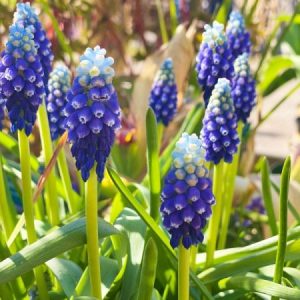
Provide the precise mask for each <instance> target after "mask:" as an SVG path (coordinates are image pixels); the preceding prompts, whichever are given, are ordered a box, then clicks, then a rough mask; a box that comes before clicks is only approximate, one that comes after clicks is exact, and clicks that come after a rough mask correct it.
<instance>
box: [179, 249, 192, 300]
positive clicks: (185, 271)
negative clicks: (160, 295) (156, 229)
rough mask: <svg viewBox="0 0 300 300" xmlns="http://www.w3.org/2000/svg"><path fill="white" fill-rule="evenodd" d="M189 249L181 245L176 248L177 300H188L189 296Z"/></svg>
mask: <svg viewBox="0 0 300 300" xmlns="http://www.w3.org/2000/svg"><path fill="white" fill-rule="evenodd" d="M189 276H190V249H185V248H184V246H183V245H182V243H180V244H179V247H178V299H180V300H189V294H190V281H189V278H190V277H189Z"/></svg>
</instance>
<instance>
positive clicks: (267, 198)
mask: <svg viewBox="0 0 300 300" xmlns="http://www.w3.org/2000/svg"><path fill="white" fill-rule="evenodd" d="M261 185H262V192H263V200H264V204H265V208H266V211H267V215H268V222H269V226H270V228H271V232H272V235H276V234H277V233H278V230H277V224H276V218H275V213H274V207H273V200H272V193H271V182H270V171H269V165H268V161H267V159H266V158H265V157H264V159H263V161H262V166H261Z"/></svg>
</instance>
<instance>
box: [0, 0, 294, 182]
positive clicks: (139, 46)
mask: <svg viewBox="0 0 300 300" xmlns="http://www.w3.org/2000/svg"><path fill="white" fill-rule="evenodd" d="M30 2H31V3H33V2H34V6H35V7H36V9H37V10H38V12H39V15H40V18H41V20H42V23H43V24H44V27H45V29H46V31H47V34H48V36H49V38H50V40H51V42H52V45H53V52H54V54H55V57H56V60H63V61H64V62H65V63H66V64H67V65H68V66H69V67H70V69H71V71H72V72H73V74H74V66H75V65H76V64H77V62H78V59H79V56H80V55H81V54H82V53H83V51H84V49H85V48H86V47H94V46H95V45H97V44H99V45H101V47H104V48H106V49H107V51H108V53H109V55H110V56H112V57H114V58H115V67H116V73H117V77H116V80H115V86H116V88H117V90H118V95H119V100H120V103H121V106H122V109H123V117H122V118H123V119H122V125H123V127H122V130H121V131H120V132H119V133H118V136H117V143H116V144H117V145H116V146H115V147H114V151H113V159H114V161H115V162H116V164H115V166H117V168H118V171H119V172H120V173H122V174H123V175H125V176H128V177H131V178H133V179H141V178H142V177H143V175H144V173H145V166H146V160H145V149H146V142H145V128H144V126H145V113H146V108H147V106H148V95H149V91H150V87H151V84H152V80H153V77H154V74H155V72H156V70H157V69H158V66H159V65H160V63H161V62H162V60H163V59H164V58H165V57H167V56H171V57H172V58H173V59H174V61H175V66H174V67H175V73H176V78H177V85H178V87H179V114H178V116H177V117H176V119H175V122H174V124H172V125H171V126H170V128H168V130H167V132H166V134H165V137H164V139H165V144H167V141H168V140H169V137H172V136H174V134H175V132H176V131H177V130H178V128H179V126H180V125H181V123H182V120H183V119H184V117H185V116H186V114H187V112H188V111H189V110H190V108H191V107H192V106H193V105H194V104H195V103H196V102H202V98H201V93H200V92H201V91H200V90H199V88H198V85H197V82H196V78H195V74H194V70H193V64H194V56H195V53H196V51H197V50H198V46H199V44H200V42H201V34H202V32H203V27H204V24H205V23H209V22H211V21H212V20H214V19H216V20H218V21H220V22H223V23H224V24H225V23H226V21H227V16H228V14H229V13H230V11H231V10H232V9H240V10H241V11H242V13H243V14H244V16H245V20H246V23H247V27H248V29H249V30H250V33H251V38H252V42H253V50H252V58H251V60H252V61H251V67H252V71H253V73H254V74H255V76H256V79H257V81H258V92H259V95H260V96H259V97H258V102H259V104H260V103H262V99H263V98H262V97H263V96H266V95H268V94H270V93H271V92H273V91H274V90H276V89H277V88H278V87H280V86H281V85H283V84H284V83H286V82H287V81H289V80H291V79H294V78H296V77H298V75H299V70H300V56H299V55H300V44H299V42H298V36H299V35H300V15H298V7H297V1H295V0H286V1H280V0H245V1H244V0H234V1H230V0H224V1H222V0H214V1H207V0H101V1H97V0H55V1H46V0H36V1H30ZM15 4H16V1H14V0H0V40H1V44H0V48H1V49H0V50H2V49H3V47H4V45H5V41H6V33H7V28H8V26H9V25H10V24H11V21H12V18H13V11H14V9H15ZM187 78H188V80H187ZM260 109H261V105H258V109H257V112H256V114H257V120H258V122H259V121H260V118H261V114H260ZM32 150H33V151H34V153H35V154H36V155H39V153H40V143H39V137H38V134H35V135H33V149H32ZM252 150H253V149H252ZM133 162H134V163H133ZM252 167H253V164H252V165H251V166H250V167H249V170H251V169H252Z"/></svg>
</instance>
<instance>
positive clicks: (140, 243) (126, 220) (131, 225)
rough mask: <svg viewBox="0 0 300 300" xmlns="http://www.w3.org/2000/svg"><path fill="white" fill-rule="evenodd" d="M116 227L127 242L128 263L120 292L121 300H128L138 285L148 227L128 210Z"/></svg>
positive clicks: (125, 244) (123, 213) (125, 210)
mask: <svg viewBox="0 0 300 300" xmlns="http://www.w3.org/2000/svg"><path fill="white" fill-rule="evenodd" d="M115 225H116V226H117V228H118V229H119V231H121V232H122V233H123V234H124V235H125V236H126V241H127V242H126V243H124V246H125V247H126V252H127V253H128V262H127V266H126V271H125V275H124V279H123V282H122V289H121V292H120V299H124V300H126V299H130V298H131V297H132V296H133V294H134V291H136V288H137V285H138V274H139V271H140V265H141V262H142V256H143V249H144V242H145V240H144V236H145V234H146V226H145V223H144V222H142V220H141V219H140V217H139V216H138V215H137V214H136V213H135V211H133V210H131V209H128V208H125V209H124V211H123V212H122V214H121V215H120V216H119V218H118V219H117V221H116V223H115Z"/></svg>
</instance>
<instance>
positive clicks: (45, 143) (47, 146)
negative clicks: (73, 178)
mask: <svg viewBox="0 0 300 300" xmlns="http://www.w3.org/2000/svg"><path fill="white" fill-rule="evenodd" d="M38 120H39V125H40V136H41V142H42V148H43V152H44V156H45V164H46V165H48V164H49V162H50V160H51V158H52V155H53V149H52V141H51V135H50V129H49V122H48V116H47V111H46V106H45V103H44V102H43V104H42V105H40V108H39V110H38ZM45 196H46V208H47V214H48V217H49V221H50V223H51V224H52V225H57V224H58V223H59V206H58V197H57V189H56V179H55V169H52V170H51V172H50V174H49V176H48V180H47V182H46V186H45Z"/></svg>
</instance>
